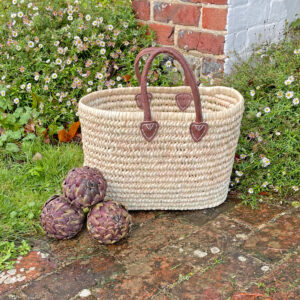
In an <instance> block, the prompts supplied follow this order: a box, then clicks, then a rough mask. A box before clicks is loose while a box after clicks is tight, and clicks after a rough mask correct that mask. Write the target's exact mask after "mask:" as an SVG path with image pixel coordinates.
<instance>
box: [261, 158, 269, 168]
mask: <svg viewBox="0 0 300 300" xmlns="http://www.w3.org/2000/svg"><path fill="white" fill-rule="evenodd" d="M261 161H262V164H263V167H267V166H268V165H269V164H270V163H271V162H270V160H269V159H268V158H267V157H263V158H262V159H261Z"/></svg>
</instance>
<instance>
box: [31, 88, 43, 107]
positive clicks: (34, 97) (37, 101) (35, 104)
mask: <svg viewBox="0 0 300 300" xmlns="http://www.w3.org/2000/svg"><path fill="white" fill-rule="evenodd" d="M31 96H32V108H33V109H34V108H37V107H38V105H39V104H40V103H42V102H43V98H42V97H40V96H39V95H37V94H35V93H34V92H31Z"/></svg>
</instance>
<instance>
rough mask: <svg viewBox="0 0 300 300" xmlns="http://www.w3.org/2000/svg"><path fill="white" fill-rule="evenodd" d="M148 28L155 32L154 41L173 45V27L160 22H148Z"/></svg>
mask: <svg viewBox="0 0 300 300" xmlns="http://www.w3.org/2000/svg"><path fill="white" fill-rule="evenodd" d="M149 26H150V28H151V29H152V30H153V31H155V32H156V41H157V43H158V44H161V45H174V27H173V26H168V25H161V24H150V25H149Z"/></svg>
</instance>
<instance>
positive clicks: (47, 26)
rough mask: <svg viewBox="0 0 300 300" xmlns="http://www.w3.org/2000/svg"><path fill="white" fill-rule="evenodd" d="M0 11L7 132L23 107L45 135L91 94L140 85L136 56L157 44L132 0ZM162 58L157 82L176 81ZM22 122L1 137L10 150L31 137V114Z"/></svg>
mask: <svg viewBox="0 0 300 300" xmlns="http://www.w3.org/2000/svg"><path fill="white" fill-rule="evenodd" d="M0 12H1V16H0V116H1V117H0V129H1V127H2V128H4V129H5V125H9V126H11V127H12V123H13V119H14V118H16V116H15V113H16V111H18V114H19V112H20V109H23V110H24V113H25V111H26V113H28V112H29V111H31V112H32V116H31V118H32V119H33V122H34V124H35V126H37V127H39V128H38V129H39V130H37V133H39V134H42V132H44V131H45V129H48V134H49V135H50V136H51V135H54V134H55V133H57V131H58V130H60V129H62V128H63V127H64V126H65V125H66V124H67V123H72V122H74V121H77V116H76V112H77V103H78V100H79V99H80V98H81V97H82V96H83V95H85V94H88V93H90V92H93V91H97V90H102V89H107V88H116V87H127V86H132V85H137V84H138V83H137V80H136V78H135V77H134V68H133V62H134V59H135V57H136V55H137V53H138V52H139V51H140V50H141V49H142V48H145V47H149V46H151V45H153V46H155V43H152V41H153V34H152V33H151V34H146V31H147V28H146V26H139V25H138V23H137V20H136V19H135V17H134V13H133V10H132V7H131V2H130V1H126V0H124V1H121V0H118V1H100V2H99V1H97V0H84V1H83V0H81V1H79V0H70V1H66V0H63V1H61V0H53V1H50V2H49V1H46V0H44V1H29V0H24V1H19V0H18V1H13V2H12V0H3V1H1V2H0ZM159 61H160V60H159V59H157V60H155V63H154V66H153V67H154V68H157V67H158V68H159V72H157V73H154V72H153V71H151V72H150V81H151V82H152V85H158V84H160V85H166V84H170V79H169V78H170V76H164V73H165V71H166V69H167V68H166V67H162V66H161V64H160V62H159ZM168 69H170V68H168ZM161 74H162V75H163V76H160V75H161ZM124 76H125V77H124ZM24 118H25V117H24ZM18 122H19V123H18V124H17V126H16V127H14V128H10V129H9V130H11V131H13V132H16V133H12V132H8V133H5V136H4V137H3V138H2V142H0V146H3V145H5V144H6V143H10V144H9V145H8V146H7V150H8V151H12V152H16V151H17V147H16V146H13V145H12V144H11V143H12V142H13V141H17V140H21V139H22V138H23V137H25V136H26V135H27V132H24V131H22V124H24V122H25V119H22V120H21V119H20V120H19V121H18ZM6 123H9V124H6ZM19 125H20V126H19ZM2 131H3V130H2ZM5 132H6V130H5ZM32 137H33V135H30V139H31V138H32Z"/></svg>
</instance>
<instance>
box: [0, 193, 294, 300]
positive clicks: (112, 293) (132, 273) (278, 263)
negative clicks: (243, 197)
mask: <svg viewBox="0 0 300 300" xmlns="http://www.w3.org/2000/svg"><path fill="white" fill-rule="evenodd" d="M298 212H299V211H297V210H296V209H294V208H284V207H277V206H270V205H266V204H261V205H260V206H259V208H258V209H256V210H252V209H250V208H249V207H245V206H243V205H241V204H240V203H239V202H238V201H237V200H235V199H234V197H233V196H229V198H228V200H227V201H226V202H225V203H224V204H223V205H221V206H219V207H217V208H213V209H207V210H201V211H186V212H165V211H155V212H135V213H132V215H133V217H134V227H133V231H132V233H131V235H130V237H129V239H127V240H124V241H122V242H121V243H119V244H117V245H111V246H100V245H99V244H97V243H96V242H94V241H93V240H91V238H90V237H89V235H88V234H87V232H86V231H83V232H82V233H81V234H80V235H79V236H78V237H77V238H76V239H72V240H69V241H60V242H57V241H52V240H49V239H47V238H43V239H42V240H39V241H36V242H35V245H36V246H35V247H34V250H33V251H32V252H30V253H29V254H28V255H27V256H26V257H20V258H19V259H18V263H17V264H16V266H15V269H13V270H10V271H8V272H3V273H0V299H1V300H2V299H5V300H7V299H36V300H41V299H43V300H44V299H45V300H52V299H53V300H60V299H62V300H68V299H72V300H73V299H89V300H91V299H109V300H111V299H126V300H127V299H134V300H135V299H155V300H166V299H170V300H173V299H174V300H176V299H197V300H198V299H199V300H202V299H203V300H204V299H205V300H206V299H207V300H215V299H232V300H240V299H241V300H254V299H272V300H275V299H278V300H285V299H291V300H292V299H293V300H296V299H300V256H299V244H300V218H299V214H298ZM243 293H244V294H243ZM249 294H254V295H259V294H260V295H263V296H261V297H258V296H250V295H249Z"/></svg>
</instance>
